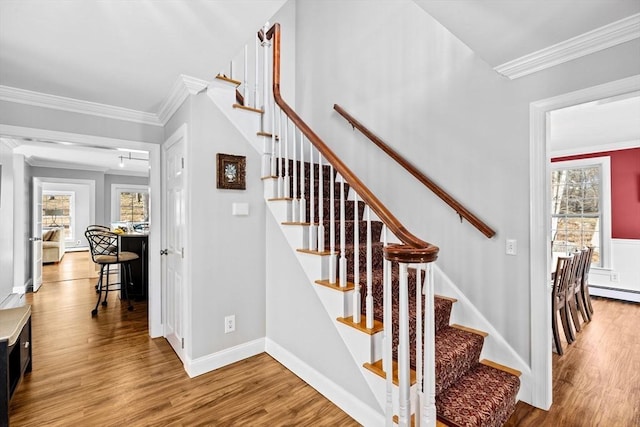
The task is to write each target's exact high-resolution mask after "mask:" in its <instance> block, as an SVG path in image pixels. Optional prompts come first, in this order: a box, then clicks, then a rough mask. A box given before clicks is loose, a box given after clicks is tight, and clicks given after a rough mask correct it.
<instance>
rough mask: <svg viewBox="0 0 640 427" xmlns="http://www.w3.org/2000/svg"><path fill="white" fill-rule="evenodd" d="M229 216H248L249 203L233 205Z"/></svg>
mask: <svg viewBox="0 0 640 427" xmlns="http://www.w3.org/2000/svg"><path fill="white" fill-rule="evenodd" d="M231 215H235V216H247V215H249V203H233V204H232V205H231Z"/></svg>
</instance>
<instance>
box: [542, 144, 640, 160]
mask: <svg viewBox="0 0 640 427" xmlns="http://www.w3.org/2000/svg"><path fill="white" fill-rule="evenodd" d="M638 147H640V139H632V140H631V141H621V142H612V143H610V144H600V145H590V146H585V147H576V148H569V149H566V150H551V152H550V155H551V158H554V157H568V156H577V155H581V154H593V153H604V152H608V151H620V150H628V149H631V148H638Z"/></svg>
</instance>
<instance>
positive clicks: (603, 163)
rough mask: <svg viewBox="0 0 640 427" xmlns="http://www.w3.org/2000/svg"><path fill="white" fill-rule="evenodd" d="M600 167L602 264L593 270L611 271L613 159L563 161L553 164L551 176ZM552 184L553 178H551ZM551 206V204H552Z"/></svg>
mask: <svg viewBox="0 0 640 427" xmlns="http://www.w3.org/2000/svg"><path fill="white" fill-rule="evenodd" d="M588 167H600V175H601V176H600V178H601V180H600V262H601V265H593V266H592V267H591V268H592V269H602V270H610V269H611V158H610V157H609V156H602V157H588V158H584V159H576V160H561V161H556V162H552V163H551V171H550V172H551V174H553V172H554V171H556V170H560V169H579V168H588ZM549 180H550V181H549V182H550V183H551V178H549ZM550 206H551V204H550ZM553 217H554V215H553V213H551V212H550V213H549V219H550V224H549V231H550V232H552V224H553V223H552V221H553Z"/></svg>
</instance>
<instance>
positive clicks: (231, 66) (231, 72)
mask: <svg viewBox="0 0 640 427" xmlns="http://www.w3.org/2000/svg"><path fill="white" fill-rule="evenodd" d="M229 78H230V79H233V60H231V61H229Z"/></svg>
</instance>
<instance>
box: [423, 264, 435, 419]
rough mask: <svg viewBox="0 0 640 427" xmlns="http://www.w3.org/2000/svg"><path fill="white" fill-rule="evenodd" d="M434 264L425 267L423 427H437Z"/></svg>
mask: <svg viewBox="0 0 640 427" xmlns="http://www.w3.org/2000/svg"><path fill="white" fill-rule="evenodd" d="M432 264H433V263H428V264H426V266H425V285H424V288H423V289H424V291H423V293H424V311H425V316H424V342H425V343H428V345H425V348H424V365H423V366H424V373H423V392H424V398H423V399H422V409H421V410H420V413H421V416H422V419H421V422H420V425H421V426H435V425H436V350H435V336H436V331H435V313H434V310H435V306H434V303H433V298H434V269H433V265H432Z"/></svg>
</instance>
